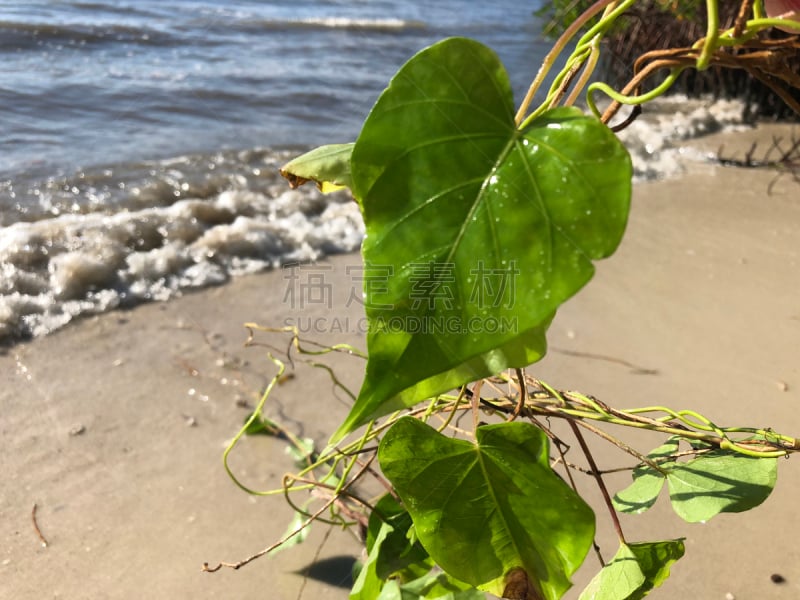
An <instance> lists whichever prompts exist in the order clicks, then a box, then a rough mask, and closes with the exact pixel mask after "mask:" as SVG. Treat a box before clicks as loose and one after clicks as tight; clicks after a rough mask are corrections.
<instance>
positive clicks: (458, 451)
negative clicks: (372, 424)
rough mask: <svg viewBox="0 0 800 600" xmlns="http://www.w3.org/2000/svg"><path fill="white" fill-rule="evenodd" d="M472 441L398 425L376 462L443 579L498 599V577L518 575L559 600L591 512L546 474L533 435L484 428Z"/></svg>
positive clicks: (541, 440)
mask: <svg viewBox="0 0 800 600" xmlns="http://www.w3.org/2000/svg"><path fill="white" fill-rule="evenodd" d="M476 437H477V443H476V444H473V443H470V442H467V441H464V440H456V439H451V438H448V437H446V436H444V435H442V434H440V433H438V432H437V431H436V430H434V429H432V428H431V427H429V426H428V425H425V424H424V423H421V422H420V421H418V420H416V419H413V418H411V417H404V418H401V419H400V420H398V421H397V422H396V423H395V424H394V425H393V426H392V427H391V428H390V429H389V431H388V432H387V433H386V435H385V436H384V438H383V440H382V441H381V444H380V448H379V450H378V458H379V460H380V464H381V468H382V469H383V472H384V474H385V475H386V476H387V477H388V478H389V480H390V481H391V482H392V484H393V485H394V486H395V489H396V491H397V493H398V494H399V495H400V497H401V498H402V500H403V504H404V505H405V506H406V507H407V509H408V512H409V513H410V514H411V517H412V519H413V521H414V527H415V531H416V533H417V535H418V536H419V539H420V541H421V542H422V545H423V546H424V547H425V549H426V550H427V551H428V553H429V554H430V555H431V557H432V558H433V559H434V560H435V561H436V563H437V564H438V565H440V566H441V567H442V568H443V569H444V570H445V572H447V573H448V574H450V575H451V576H453V577H455V578H457V579H459V580H461V581H464V582H466V583H468V584H470V585H472V586H475V587H477V588H480V589H482V590H485V591H488V592H491V593H493V594H495V595H502V593H503V590H504V588H505V585H506V581H505V578H506V575H507V574H508V573H509V572H511V571H512V570H523V571H524V572H525V574H526V575H527V577H528V580H529V581H530V582H531V585H533V586H535V587H536V588H537V593H539V595H540V596H542V597H543V598H546V599H547V600H556V599H557V598H560V597H561V595H562V594H563V593H564V592H565V591H566V590H567V589H568V588H569V587H570V585H571V583H570V581H569V578H570V576H571V575H572V574H573V573H574V572H575V570H576V569H577V568H578V567H579V566H580V564H581V563H582V562H583V559H584V558H585V556H586V553H587V552H588V550H589V548H590V547H591V544H592V540H593V539H594V514H593V513H592V510H591V508H589V506H588V505H586V503H585V502H584V501H583V500H582V499H581V498H580V497H579V496H578V495H577V494H576V493H575V492H574V491H573V490H572V489H571V488H570V487H569V486H567V485H566V484H565V483H564V482H563V481H562V480H561V479H560V478H559V477H558V476H557V475H556V474H555V473H554V472H553V471H552V469H551V468H550V464H549V442H548V439H547V437H546V436H545V434H544V433H543V432H542V431H541V430H539V429H538V428H536V427H534V426H533V425H531V424H528V423H518V422H513V423H501V424H497V425H487V426H483V427H479V428H478V430H477V433H476Z"/></svg>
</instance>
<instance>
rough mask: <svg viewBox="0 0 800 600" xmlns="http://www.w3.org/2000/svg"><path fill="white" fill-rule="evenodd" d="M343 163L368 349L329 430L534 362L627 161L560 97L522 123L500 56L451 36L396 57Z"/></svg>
mask: <svg viewBox="0 0 800 600" xmlns="http://www.w3.org/2000/svg"><path fill="white" fill-rule="evenodd" d="M351 170H352V183H353V188H352V189H353V191H354V193H355V195H356V197H357V198H358V200H359V201H360V203H361V205H362V210H363V214H364V220H365V223H366V229H367V237H366V239H365V241H364V244H363V246H362V252H363V256H364V261H365V263H366V264H367V266H368V270H369V272H370V273H371V276H368V277H366V282H365V290H364V291H365V300H366V302H365V304H366V310H367V317H368V321H369V333H368V337H367V344H368V349H369V359H368V363H367V373H366V378H365V381H364V384H363V387H362V389H361V392H360V394H359V397H358V401H357V403H356V405H355V406H354V408H353V410H352V412H351V414H350V415H349V417H348V419H347V420H346V422H345V423H344V425H343V426H342V428H341V429H340V430H339V432H337V435H336V436H335V438H336V437H340V436H341V435H344V434H346V433H347V432H349V431H351V430H353V429H355V428H356V427H358V426H359V425H361V424H363V423H365V422H367V421H368V420H370V419H372V418H375V417H376V416H379V415H382V414H386V413H387V412H390V411H392V410H394V409H397V408H400V407H404V406H411V405H413V404H414V403H416V402H417V401H419V400H421V399H423V398H426V397H429V396H431V395H433V394H436V393H439V392H443V391H446V390H448V389H450V388H452V387H454V386H457V385H460V384H461V383H464V382H466V381H470V380H474V379H476V378H479V377H483V376H487V375H490V374H493V373H496V372H498V371H500V370H502V369H503V368H506V367H509V366H518V367H521V366H525V365H527V364H530V363H531V362H533V361H535V360H538V359H539V358H541V357H542V355H543V354H544V352H545V338H544V333H545V330H546V328H547V326H548V324H549V322H550V320H551V318H552V316H553V315H554V313H555V310H556V309H557V308H558V306H559V305H560V304H561V303H563V302H564V301H565V300H566V299H567V298H569V297H570V296H572V295H573V294H574V293H575V292H577V291H578V290H579V289H580V288H581V287H582V286H583V285H584V284H585V283H586V282H587V281H588V280H589V279H590V278H591V277H592V274H593V272H594V267H593V264H592V261H593V260H596V259H600V258H603V257H606V256H608V255H609V254H611V253H612V252H613V251H614V250H615V249H616V247H617V245H618V243H619V241H620V238H621V236H622V234H623V231H624V228H625V224H626V221H627V215H628V207H629V201H630V190H631V166H630V159H629V157H628V154H627V152H626V151H625V149H624V147H623V146H622V145H621V144H620V142H619V141H618V140H617V139H616V137H615V136H614V135H613V134H612V133H611V132H610V130H609V129H608V128H606V127H605V126H604V125H603V124H602V123H600V122H599V121H598V120H597V119H595V118H593V117H589V116H585V115H583V114H582V113H581V112H580V111H579V110H577V109H574V108H560V109H555V110H552V111H550V112H547V113H545V114H544V115H542V116H541V117H540V118H539V119H537V120H535V121H534V122H532V123H531V124H530V126H528V127H527V128H526V129H525V130H524V131H520V130H519V129H517V127H516V126H515V123H514V104H513V98H512V93H511V86H510V84H509V80H508V76H507V74H506V72H505V70H504V68H503V66H502V64H501V63H500V61H499V60H498V58H497V56H496V55H495V54H494V53H493V52H492V51H491V50H490V49H488V48H486V47H485V46H483V45H481V44H479V43H478V42H475V41H472V40H466V39H462V38H454V39H449V40H445V41H443V42H440V43H438V44H436V45H434V46H431V47H430V48H427V49H425V50H423V51H422V52H420V53H419V54H417V55H416V56H415V57H414V58H412V59H411V60H410V61H409V62H408V63H406V65H404V66H403V67H402V68H401V69H400V71H399V72H398V73H397V75H396V76H395V77H394V79H392V81H391V84H390V85H389V87H388V88H387V89H386V90H385V91H384V93H383V94H382V95H381V97H380V98H379V100H378V102H377V103H376V105H375V106H374V108H373V109H372V112H371V113H370V115H369V117H368V118H367V120H366V122H365V123H364V127H363V129H362V131H361V134H360V135H359V137H358V140H357V141H356V145H355V147H354V148H353V153H352V157H351Z"/></svg>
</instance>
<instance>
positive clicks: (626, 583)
mask: <svg viewBox="0 0 800 600" xmlns="http://www.w3.org/2000/svg"><path fill="white" fill-rule="evenodd" d="M683 553H684V545H683V540H667V541H664V542H638V543H635V544H627V545H626V544H622V545H620V548H619V550H618V551H617V554H616V556H614V558H613V559H612V560H611V562H610V563H608V564H607V565H606V566H605V567H604V568H603V569H602V570H601V571H600V572H599V573H598V574H597V575H596V576H595V577H594V578H593V579H592V581H591V582H590V583H589V585H588V586H586V589H585V590H583V592H582V593H581V595H580V598H579V600H639V599H640V598H644V597H645V596H646V595H647V594H648V593H650V591H651V590H652V589H653V588H656V587H658V586H659V585H661V584H662V583H663V582H664V580H665V579H666V578H667V577H669V573H670V567H671V566H672V564H673V563H674V562H675V561H676V560H678V559H679V558H681V557H682V556H683Z"/></svg>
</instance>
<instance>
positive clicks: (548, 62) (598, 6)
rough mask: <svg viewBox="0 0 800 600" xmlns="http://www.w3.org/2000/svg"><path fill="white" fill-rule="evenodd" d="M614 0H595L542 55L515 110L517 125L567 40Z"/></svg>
mask: <svg viewBox="0 0 800 600" xmlns="http://www.w3.org/2000/svg"><path fill="white" fill-rule="evenodd" d="M614 1H615V0H597V2H595V3H594V4H592V5H591V6H590V7H589V8H588V9H586V11H584V12H583V14H581V16H579V17H578V18H577V19H576V20H575V21H573V22H572V23H571V24H570V25H569V27H567V29H566V30H565V31H564V33H562V34H561V36H560V37H559V38H558V40H557V41H556V43H555V44H554V45H553V47H552V48H551V49H550V51H549V52H548V53H547V55H546V56H545V57H544V60H543V61H542V65H541V67H539V71H538V73H536V77H535V78H534V80H533V82H532V83H531V85H530V87H529V88H528V93H527V94H525V98H524V99H523V100H522V104H520V107H519V110H517V114H516V116H515V117H514V121H515V122H516V123H517V125H518V126H519V125H520V124H521V123H522V121H523V119H524V118H525V115H526V114H527V112H528V108H529V107H530V105H531V102H533V98H534V96H535V95H536V92H537V91H538V90H539V87H540V86H541V85H542V82H543V81H544V79H545V77H547V74H548V73H549V72H550V69H551V68H552V67H553V64H555V61H556V59H557V58H558V55H559V54H561V52H562V51H563V50H564V48H565V47H566V46H567V44H568V43H569V41H570V40H571V39H572V38H573V37H574V36H575V34H577V33H578V31H579V30H580V28H581V27H583V26H584V24H585V23H586V22H587V21H588V20H589V19H591V18H593V17H594V16H595V15H597V14H598V13H599V12H600V11H601V10H603V9H604V8H605V7H606V6H608V5H609V4H611V3H612V2H614Z"/></svg>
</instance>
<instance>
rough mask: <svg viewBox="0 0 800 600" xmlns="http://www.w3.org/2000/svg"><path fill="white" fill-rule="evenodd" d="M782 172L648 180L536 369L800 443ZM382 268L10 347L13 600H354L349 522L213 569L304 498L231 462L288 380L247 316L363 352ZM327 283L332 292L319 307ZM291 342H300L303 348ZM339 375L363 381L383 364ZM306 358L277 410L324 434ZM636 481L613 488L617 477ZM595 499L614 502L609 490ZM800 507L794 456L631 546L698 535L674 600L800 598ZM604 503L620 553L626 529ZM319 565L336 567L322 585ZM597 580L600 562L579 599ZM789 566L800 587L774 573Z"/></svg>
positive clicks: (790, 227)
mask: <svg viewBox="0 0 800 600" xmlns="http://www.w3.org/2000/svg"><path fill="white" fill-rule="evenodd" d="M778 131H780V132H782V133H784V134H785V133H786V132H787V131H788V130H787V129H786V128H785V127H784V128H779V129H778ZM771 133H772V132H771V130H770V129H769V128H762V129H761V130H759V132H752V131H751V132H745V133H742V134H736V135H727V136H725V137H722V138H714V137H710V138H706V139H703V140H701V141H699V142H698V145H699V146H701V147H705V148H707V149H709V150H717V149H718V148H719V146H720V144H722V143H724V144H725V148H726V153H727V154H733V153H735V152H740V153H741V152H744V151H745V150H746V149H747V148H748V147H749V140H750V139H752V138H753V136H754V135H760V136H762V137H763V136H766V137H763V139H769V135H771ZM774 178H775V173H774V172H767V171H758V170H752V169H742V168H735V167H722V166H706V165H696V166H693V167H691V168H690V169H689V171H688V172H687V173H686V175H685V176H683V177H681V178H679V179H674V180H669V181H663V182H655V183H646V184H640V185H637V186H636V188H635V196H634V208H633V212H632V216H631V223H630V227H629V231H628V234H627V236H626V238H625V240H624V242H623V245H622V247H621V248H620V250H619V252H618V253H617V254H616V255H615V256H614V257H612V258H611V259H610V260H607V261H604V262H603V263H601V264H599V265H598V272H597V275H596V277H595V279H594V280H593V281H592V282H591V283H590V284H589V286H588V287H587V288H586V289H585V290H584V291H583V292H582V293H580V294H579V295H578V296H577V297H576V298H574V299H573V300H571V301H570V302H568V303H567V304H566V305H565V306H564V307H563V308H562V310H561V311H560V313H559V315H558V317H557V319H556V320H555V322H554V324H553V326H552V328H551V332H550V336H549V339H550V344H551V351H550V353H549V355H548V356H547V357H546V358H545V359H544V360H543V361H542V362H541V363H540V364H538V365H535V366H533V367H531V368H530V372H531V373H532V374H534V375H535V376H537V377H539V378H542V379H544V380H546V381H548V382H549V383H550V384H552V385H554V386H557V387H561V388H569V389H579V390H581V391H583V392H586V393H590V394H593V395H595V396H597V397H598V398H600V399H602V400H604V401H605V402H608V403H611V404H613V405H617V406H620V407H633V406H644V405H666V406H671V407H673V408H688V407H691V408H693V409H695V410H698V411H699V412H701V413H703V414H705V415H706V416H708V417H709V418H711V419H713V420H715V421H717V422H719V423H720V424H722V425H726V426H732V425H757V426H762V427H773V428H774V429H776V430H779V431H781V432H783V433H786V434H789V435H792V434H795V435H800V416H798V415H800V411H798V408H799V407H800V361H798V354H800V300H799V299H798V298H799V296H798V292H800V186H798V184H797V183H796V182H794V181H793V180H792V178H791V177H790V176H788V175H784V176H783V177H781V178H780V179H778V180H777V181H776V182H774V185H773V186H772V188H771V194H768V193H767V190H768V188H769V186H770V184H771V183H772V182H773V179H774ZM359 264H360V259H359V257H358V256H357V255H348V256H339V257H334V258H333V259H331V260H328V261H325V262H324V263H321V264H320V265H318V266H316V267H305V268H303V269H301V270H299V271H297V272H295V273H294V274H293V273H292V272H289V271H275V272H271V273H265V274H262V275H255V276H250V277H246V278H241V279H237V280H235V281H233V282H231V283H230V284H228V285H225V286H223V287H219V288H214V289H208V290H204V291H200V292H197V293H193V294H187V295H185V296H184V297H182V298H179V299H176V300H174V301H171V302H169V303H166V304H150V305H145V306H140V307H138V308H136V309H134V310H130V311H118V312H114V313H109V314H105V315H102V316H99V317H93V318H90V319H86V320H83V321H80V322H78V323H76V324H74V325H72V326H70V327H67V328H65V329H63V330H62V331H59V332H57V333H56V334H53V335H51V336H49V337H47V338H44V339H37V340H33V341H31V342H26V343H22V344H19V345H17V346H15V347H12V348H9V349H8V350H7V351H5V353H4V354H2V355H0V377H1V378H2V386H0V411H1V414H2V419H1V420H0V435H1V436H2V437H1V438H0V439H2V449H3V451H2V453H0V472H2V474H3V483H2V486H1V487H0V544H2V546H0V597H3V598H14V599H34V598H35V599H39V598H69V599H78V598H87V599H98V598H239V599H244V598H277V599H279V600H283V599H293V598H297V597H302V598H307V599H311V598H315V599H316V598H332V599H337V600H339V599H345V598H347V596H348V593H347V592H348V589H349V585H350V583H351V582H350V580H349V570H350V568H351V566H352V563H353V560H354V558H355V557H357V556H358V555H359V552H360V547H359V545H358V543H357V542H356V541H355V540H354V539H353V538H352V537H351V536H350V535H349V534H348V533H346V532H334V533H333V534H332V535H331V536H330V537H329V538H328V539H327V540H326V539H325V536H324V533H325V529H324V528H323V527H319V526H318V527H315V528H314V530H313V531H312V535H311V537H310V538H309V540H308V541H307V542H306V543H305V544H304V545H303V546H300V547H298V548H294V549H290V550H287V551H285V552H283V553H280V554H278V555H276V556H274V557H270V558H262V559H260V560H258V561H256V562H254V563H252V564H250V565H248V566H246V567H243V568H242V569H240V570H238V571H233V570H229V569H223V570H221V571H220V572H218V573H214V574H209V573H203V572H201V565H202V564H203V563H204V562H209V563H211V564H214V563H216V562H218V561H221V560H222V561H231V562H235V561H237V560H240V559H242V558H245V557H246V556H248V555H250V554H251V553H253V552H256V551H258V550H260V549H262V548H264V547H265V546H268V545H269V544H271V543H272V542H274V541H275V540H277V539H278V538H280V536H281V535H282V534H283V532H284V530H285V528H286V525H287V523H288V521H289V518H290V516H291V511H290V509H289V508H288V506H287V505H286V503H285V502H284V501H283V499H282V498H280V497H253V496H249V495H247V494H245V493H244V492H242V491H241V490H240V489H238V488H237V487H236V486H235V485H234V484H233V483H232V482H231V480H230V479H229V478H228V476H227V475H226V473H225V471H224V469H223V467H222V463H221V454H222V450H223V448H224V446H225V444H226V443H227V441H228V440H230V439H231V438H232V437H233V435H234V434H235V433H236V431H237V429H238V427H239V425H240V424H241V423H242V422H243V420H244V418H245V417H246V416H247V414H248V412H249V410H251V409H252V406H253V405H254V404H255V402H256V401H257V398H258V394H259V390H261V389H262V388H263V386H264V385H265V384H266V383H267V381H268V380H269V378H270V377H271V376H272V374H273V373H274V372H275V367H274V365H273V364H272V363H271V362H270V361H269V359H268V357H267V352H268V350H269V349H268V348H267V347H264V346H251V347H245V346H244V342H245V341H246V339H247V331H246V329H245V328H244V327H243V323H245V322H248V321H255V322H258V323H261V324H263V325H283V324H285V323H286V322H287V319H288V320H289V321H288V322H292V323H295V324H299V325H301V326H302V327H304V328H306V329H308V328H309V326H314V327H315V328H316V330H317V331H315V332H314V333H313V335H311V336H309V337H313V338H314V339H316V340H318V341H320V342H323V343H334V342H341V341H345V342H349V343H353V344H356V345H358V346H361V347H363V346H364V343H363V339H364V338H363V335H362V334H361V333H360V332H359V327H360V326H359V319H360V317H361V314H362V313H361V306H360V305H359V304H358V302H357V301H355V300H354V298H353V297H352V293H353V291H357V288H358V285H359V283H358V279H357V278H358V271H357V269H358V265H359ZM312 276H314V277H316V278H317V279H313V278H312ZM312 283H313V284H314V285H316V287H314V288H313V289H312V287H309V286H311V285H312ZM303 285H306V286H307V287H305V288H303V287H302V286H303ZM309 291H310V292H314V293H316V294H317V295H316V296H314V297H310V296H306V297H304V296H303V295H302V294H304V293H307V292H309ZM327 293H330V294H332V296H331V297H330V305H331V308H330V309H329V308H328V297H327V296H326V294H327ZM301 304H303V305H304V306H302V307H301V306H300V305H301ZM331 310H332V311H333V312H331ZM332 315H333V316H335V317H336V320H335V321H334V320H332V318H331V317H332ZM315 319H316V320H315ZM276 345H280V349H281V350H282V349H283V348H284V347H285V339H284V340H282V341H281V342H280V344H278V343H277V342H276ZM329 363H330V364H332V365H333V366H334V367H335V368H336V369H337V373H338V374H339V376H340V377H342V379H343V380H344V382H345V383H347V384H348V385H350V386H351V387H352V388H353V389H357V387H358V384H359V380H360V376H361V369H362V368H363V362H362V361H360V359H357V358H354V357H351V356H345V355H337V356H334V357H330V360H329ZM297 367H298V369H297V371H296V376H295V377H294V378H292V379H290V380H288V381H286V383H285V384H283V385H281V386H279V387H278V388H276V391H275V393H274V395H273V396H272V397H271V398H270V400H269V402H268V407H267V409H266V412H267V414H268V415H269V416H270V417H272V418H274V419H276V420H279V421H281V422H282V423H284V424H285V425H286V426H287V427H288V428H289V429H291V430H292V431H293V432H295V433H298V434H302V435H304V436H309V437H312V438H314V439H316V440H318V441H319V442H320V443H323V442H324V441H325V440H326V439H327V437H328V435H329V434H330V433H331V432H332V431H333V429H334V428H335V427H336V425H337V424H338V422H339V420H340V419H341V418H343V416H344V415H345V413H346V411H347V398H346V397H345V395H344V394H342V393H341V392H336V391H335V390H334V387H333V385H332V384H331V383H330V380H329V379H328V377H327V375H326V374H325V373H324V372H323V371H320V370H316V369H313V368H310V367H308V366H303V365H301V364H300V363H299V362H298V363H297ZM643 370H644V371H648V372H650V374H644V373H642V371H643ZM626 439H629V440H631V441H632V443H633V444H634V445H636V447H637V448H638V449H640V450H643V451H647V450H649V449H651V448H653V447H655V446H657V445H659V444H660V438H658V437H657V436H655V435H652V434H646V433H642V432H635V433H634V434H631V435H630V437H626ZM593 448H597V459H598V461H599V462H600V465H601V468H613V467H617V466H624V465H626V464H630V463H629V461H628V460H627V457H626V456H625V455H624V454H622V453H621V452H620V451H618V450H616V449H614V448H608V447H605V446H604V445H602V444H599V443H593ZM231 465H232V467H233V468H234V470H235V472H236V473H237V474H238V475H239V476H240V477H241V478H242V480H243V481H244V482H245V483H247V484H248V485H250V486H252V487H255V488H258V489H272V488H276V487H279V486H280V480H281V476H282V474H283V473H285V472H287V471H290V470H291V469H292V464H291V460H290V459H289V458H288V457H287V456H286V455H285V453H284V444H283V443H282V442H281V441H279V440H276V439H272V438H267V437H261V436H259V437H252V438H246V439H245V440H244V441H243V442H242V444H241V446H240V447H239V448H237V450H236V451H235V452H234V454H233V456H232V459H231ZM627 478H628V475H626V474H622V475H616V476H610V477H609V478H608V483H609V486H610V487H611V488H612V489H619V488H620V487H621V486H622V485H624V484H625V483H626V481H627ZM581 486H582V487H585V488H586V489H587V490H589V491H588V494H589V496H590V498H592V499H593V500H595V501H596V500H597V499H598V494H597V493H596V491H594V489H593V488H592V487H591V485H590V482H588V481H585V480H582V481H581ZM798 494H800V465H798V464H797V459H794V460H789V461H781V464H780V472H779V482H778V485H777V488H776V490H775V493H774V495H773V496H772V497H771V498H770V499H769V500H767V502H766V503H765V504H764V505H763V506H761V507H759V508H757V509H755V510H754V511H751V512H750V513H746V514H743V515H721V516H719V517H717V518H715V519H714V520H712V521H710V522H709V523H708V524H705V525H700V524H696V525H688V524H685V523H683V522H682V521H680V520H679V519H678V517H676V516H674V515H673V514H672V513H671V511H670V509H669V507H668V505H667V504H668V503H666V502H665V498H662V499H661V502H660V503H659V505H657V506H656V507H655V508H654V509H653V510H652V511H651V512H650V513H645V514H644V515H641V516H637V517H627V516H625V517H623V519H622V521H623V527H624V528H625V532H626V535H627V537H628V539H629V540H630V541H639V540H641V541H648V540H656V539H667V538H674V537H680V536H686V537H687V542H686V547H687V553H686V556H685V557H684V558H683V559H682V560H681V561H679V562H678V563H677V564H676V565H675V566H674V567H673V576H672V577H671V578H670V579H669V580H668V581H667V582H666V584H665V586H664V587H663V588H661V589H659V590H657V591H656V592H654V593H653V594H652V595H651V597H652V598H663V599H666V598H675V597H689V598H701V599H710V600H714V599H719V600H723V599H724V598H726V594H732V595H733V596H734V597H735V598H738V599H746V598H759V599H761V598H775V599H787V600H788V599H790V598H797V597H798V596H800V549H798V546H797V544H796V540H795V533H796V531H795V529H796V528H795V523H796V519H797V517H796V514H795V507H796V498H797V496H798ZM34 505H36V507H37V510H36V524H37V525H38V527H39V529H40V533H41V535H42V536H43V537H44V538H45V539H46V540H47V542H48V546H47V547H43V546H42V542H41V540H40V538H39V537H38V534H37V532H36V530H35V528H34V522H33V519H32V510H33V507H34ZM595 506H596V510H597V513H598V522H599V526H598V528H599V539H600V542H601V544H602V546H603V549H604V551H605V555H606V557H610V556H612V555H613V554H614V552H615V551H616V546H615V543H614V540H613V534H612V532H611V528H610V526H609V524H608V523H607V518H606V516H605V514H604V513H603V509H602V507H601V506H600V505H599V504H596V505H595ZM323 542H324V543H323ZM320 544H322V547H321V549H320ZM311 563H317V564H318V566H316V567H314V568H313V569H312V571H311V573H310V574H311V577H309V578H307V580H306V579H304V572H306V570H307V567H308V566H309V565H310V564H311ZM596 569H597V560H596V559H595V558H594V556H592V555H590V556H589V557H588V558H587V562H586V568H585V569H583V570H582V571H581V572H580V573H579V574H578V576H576V578H575V582H576V589H575V591H573V592H571V593H570V597H573V598H576V597H577V595H578V591H579V590H580V589H581V587H582V585H583V584H585V583H586V582H587V581H588V579H589V578H590V577H591V575H592V574H593V573H594V572H595V571H596ZM773 574H780V575H781V576H782V577H783V578H784V579H785V582H784V583H781V584H776V583H773V582H772V581H771V576H772V575H773Z"/></svg>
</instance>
